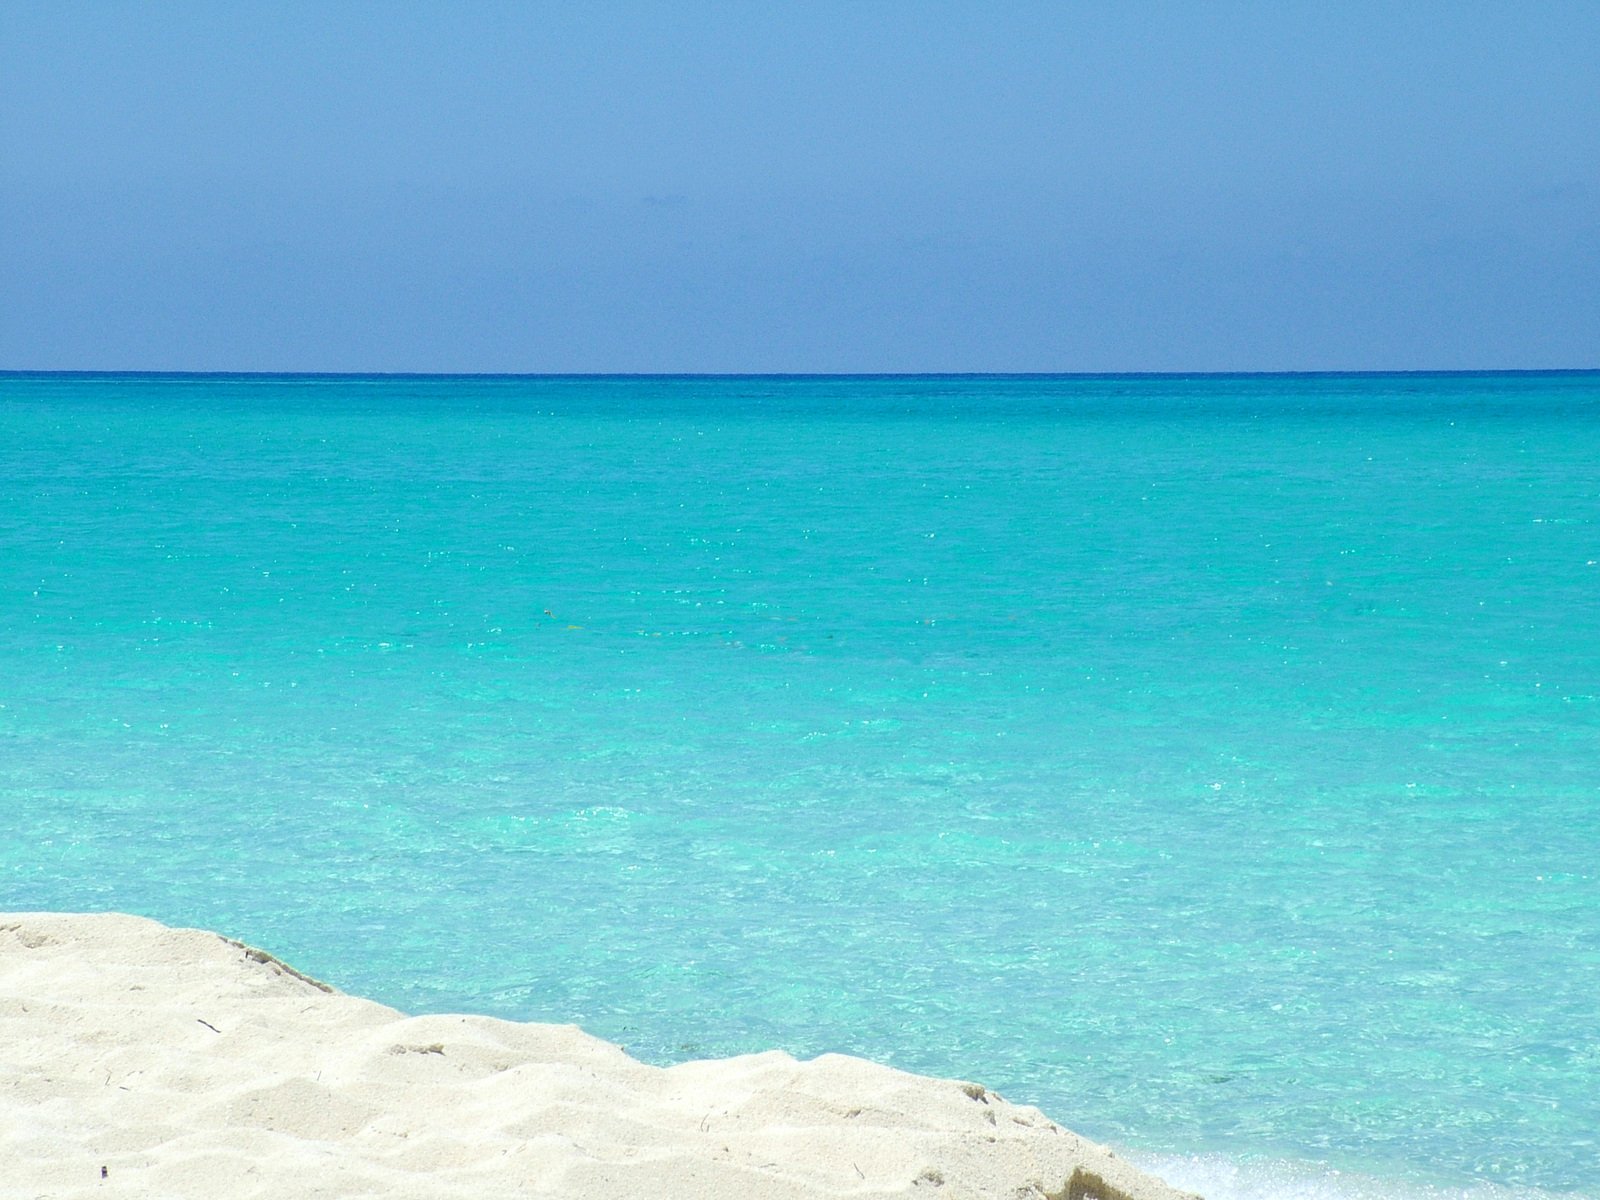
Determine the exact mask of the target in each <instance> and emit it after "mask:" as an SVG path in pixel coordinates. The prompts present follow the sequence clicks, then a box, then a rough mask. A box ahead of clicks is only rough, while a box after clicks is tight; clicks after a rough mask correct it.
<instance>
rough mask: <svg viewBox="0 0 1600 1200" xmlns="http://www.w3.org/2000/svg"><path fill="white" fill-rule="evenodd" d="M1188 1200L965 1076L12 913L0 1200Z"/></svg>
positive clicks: (5, 972) (0, 933)
mask: <svg viewBox="0 0 1600 1200" xmlns="http://www.w3.org/2000/svg"><path fill="white" fill-rule="evenodd" d="M377 1195H382V1196H392V1197H439V1198H441V1200H442V1198H446V1197H452V1198H453V1197H462V1198H465V1197H473V1198H475V1200H477V1198H492V1197H511V1196H518V1197H522V1196H551V1197H572V1198H573V1200H601V1198H602V1197H604V1198H607V1200H609V1198H612V1197H631V1196H640V1197H643V1196H649V1197H652V1198H667V1200H677V1198H682V1200H690V1198H694V1200H780V1198H781V1200H799V1198H801V1197H843V1196H849V1197H889V1196H905V1197H919V1198H923V1200H933V1198H934V1197H938V1198H939V1200H966V1198H968V1197H972V1198H978V1197H983V1198H988V1197H994V1198H1004V1200H1045V1198H1046V1197H1049V1198H1051V1200H1055V1198H1061V1200H1080V1198H1081V1197H1084V1196H1099V1197H1101V1200H1181V1194H1180V1193H1178V1192H1176V1191H1174V1190H1173V1189H1171V1188H1168V1187H1167V1186H1166V1185H1164V1184H1162V1183H1161V1182H1160V1181H1158V1180H1155V1179H1153V1178H1151V1177H1150V1176H1148V1175H1144V1174H1142V1173H1140V1172H1139V1171H1137V1170H1135V1169H1134V1168H1132V1167H1131V1166H1129V1165H1128V1164H1127V1163H1125V1162H1123V1161H1122V1160H1120V1159H1118V1158H1117V1157H1116V1156H1115V1155H1114V1154H1112V1153H1111V1152H1110V1151H1108V1150H1106V1149H1105V1148H1103V1147H1100V1146H1097V1145H1095V1144H1094V1143H1092V1142H1089V1141H1086V1140H1084V1139H1082V1138H1080V1137H1078V1136H1077V1135H1076V1134H1073V1133H1071V1132H1069V1131H1067V1130H1065V1129H1062V1128H1061V1127H1060V1126H1058V1125H1056V1124H1054V1123H1053V1122H1051V1121H1050V1120H1048V1119H1047V1118H1046V1117H1045V1116H1044V1115H1043V1114H1041V1113H1040V1112H1039V1111H1038V1110H1037V1109H1032V1108H1025V1107H1022V1106H1018V1105H1013V1104H1010V1103H1008V1102H1006V1101H1005V1100H1002V1099H1000V1098H999V1097H998V1096H995V1095H993V1094H992V1093H990V1092H988V1091H986V1090H985V1089H984V1088H982V1087H980V1086H979V1085H977V1084H971V1083H962V1082H959V1081H952V1080H939V1079H929V1078H925V1077H922V1076H917V1075H910V1074H907V1073H905V1072H902V1071H897V1070H894V1069H892V1068H889V1067H884V1066H879V1065H877V1064H874V1063H870V1062H867V1061H865V1060H862V1059H856V1058H849V1057H845V1056H843V1055H836V1054H829V1055H823V1056H822V1057H820V1058H817V1059H814V1060H812V1061H809V1062H799V1061H796V1060H795V1059H794V1058H792V1057H790V1056H789V1055H787V1054H784V1053H781V1052H776V1051H774V1052H769V1053H765V1054H756V1055H749V1056H745V1057H740V1058H732V1059H724V1060H717V1061H705V1062H690V1063H682V1064H680V1065H677V1066H673V1067H668V1068H658V1067H651V1066H647V1065H645V1064H643V1063H640V1062H638V1061H636V1060H634V1059H632V1058H630V1057H629V1056H628V1055H627V1054H626V1053H625V1052H624V1051H623V1050H622V1049H620V1048H619V1047H617V1046H614V1045H612V1044H610V1043H609V1042H604V1041H601V1040H600V1039H598V1038H594V1037H591V1036H589V1035H588V1034H585V1033H584V1032H583V1031H582V1030H580V1029H578V1028H577V1027H576V1026H569V1025H540V1024H522V1023H517V1022H511V1021H501V1020H496V1019H493V1018H489V1017H476V1016H425V1017H407V1016H404V1015H403V1014H401V1013H399V1012H396V1011H395V1010H393V1009H390V1008H386V1007H384V1006H383V1005H380V1004H375V1003H373V1002H371V1001H368V1000H362V999H358V998H356V997H354V996H347V995H344V994H343V993H340V992H338V991H335V990H334V989H332V988H329V987H328V986H327V985H325V984H322V983H319V982H317V981H316V980H313V979H310V978H308V977H307V976H304V975H302V974H300V973H299V972H297V971H295V970H294V969H293V968H292V967H289V966H287V965H286V964H284V963H282V962H280V961H278V960H277V959H275V958H273V957H272V956H271V955H269V954H266V953H263V952H262V951H259V950H254V949H252V948H249V947H246V946H243V945H242V944H240V943H238V942H233V941H230V940H228V939H226V938H223V937H220V936H218V935H216V934H212V933H207V932H204V931H200V930H191V929H171V928H168V927H166V926H164V925H160V924H158V923H156V922H154V921H150V920H146V919H144V918H140V917H131V916H124V915H120V914H93V915H77V914H58V913H23V914H8V915H0V1196H5V1197H11V1196H18V1197H29V1198H34V1197H37V1198H46V1197H48V1198H51V1200H55V1198H68V1197H87V1196H95V1197H100V1198H109V1197H132V1198H146V1197H148V1198H152V1200H153V1198H155V1197H163V1198H166V1197H191V1196H192V1197H206V1198H208V1200H213V1198H235V1197H237V1198H244V1197H268V1196H271V1197H274V1198H279V1197H301V1196H304V1197H355V1196H377Z"/></svg>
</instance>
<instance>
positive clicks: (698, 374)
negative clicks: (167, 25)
mask: <svg viewBox="0 0 1600 1200" xmlns="http://www.w3.org/2000/svg"><path fill="white" fill-rule="evenodd" d="M1437 375H1462V376H1466V375H1479V376H1481V375H1600V366H1596V367H1438V368H1435V367H1401V368H1381V367H1380V368H1354V369H1345V368H1335V369H1310V370H1306V369H1299V370H1276V371H1274V370H1196V371H1183V370H1177V371H317V370H289V371H262V370H244V371H231V370H190V369H183V368H176V369H161V368H155V369H152V368H135V369H129V370H121V369H116V368H103V367H94V368H43V369H36V368H28V367H4V368H0V378H3V377H39V376H68V377H74V378H86V377H87V378H127V377H130V376H133V377H144V378H174V377H177V378H186V379H1195V378H1212V379H1247V378H1284V377H1299V378H1337V377H1340V376H1355V377H1366V378H1371V377H1375V376H1378V377H1381V376H1437Z"/></svg>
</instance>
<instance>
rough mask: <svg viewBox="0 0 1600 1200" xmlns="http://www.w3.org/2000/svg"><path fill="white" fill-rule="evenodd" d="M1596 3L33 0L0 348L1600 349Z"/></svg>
mask: <svg viewBox="0 0 1600 1200" xmlns="http://www.w3.org/2000/svg"><path fill="white" fill-rule="evenodd" d="M1597 64H1600V4H1597V3H1594V2H1592V0H1586V2H1582V3H1562V2H1560V0H1546V2H1541V3H1520V4H1510V3H1506V4H1494V3H1472V2H1471V0H1452V2H1441V3H1428V2H1426V0H1413V2H1411V3H1404V4H1395V3H1361V2H1359V0H1347V2H1342V3H1338V4H1328V3H1296V2H1294V0H1279V2H1277V3H1258V4H1245V3H1228V4H1224V3H1201V2H1198V0H1197V2H1194V3H1187V4H1178V3H1167V4H1158V3H1139V2H1137V0H1124V2H1112V0H1107V2H1105V3H1071V2H1067V0H1062V2H1059V3H1022V2H1018V3H1003V2H1001V0H989V2H986V3H980V2H978V0H973V2H971V3H939V2H937V0H927V2H924V3H899V2H895V0H856V2H854V3H830V2H827V0H806V2H804V3H782V4H758V3H755V2H753V0H751V2H747V3H732V2H730V3H722V4H713V3H698V2H696V0H677V2H674V3H668V2H662V3H623V2H620V0H619V2H615V3H607V2H605V0H592V2H590V0H586V2H584V3H576V2H573V3H564V4H540V3H531V2H530V3H520V4H509V3H492V2H489V0H481V2H480V0H474V2H471V3H466V2H462V0H456V2H452V3H440V4H433V3H424V2H421V0H418V2H415V3H406V4H402V3H392V4H380V3H340V2H338V0H320V2H318V3H294V2H292V0H281V2H278V3H274V4H270V5H242V4H232V3H224V2H223V0H215V2H214V3H193V4H190V3H182V2H179V0H168V2H165V3H161V4H148V3H140V4H132V3H115V2H110V0H107V2H101V3H79V2H74V0H49V2H39V3H35V2H32V0H3V2H0V369H12V370H91V369H96V370H207V371H210V370H238V371H295V370H306V371H441V372H456V371H460V372H480V371H484V372H502V371H504V372H555V371H561V372H564V371H581V372H591V371H593V372H745V371H750V372H855V371H862V372H878V371H1234V370H1238V371H1273V370H1426V369H1492V368H1560V367H1585V368H1593V367H1600V65H1597Z"/></svg>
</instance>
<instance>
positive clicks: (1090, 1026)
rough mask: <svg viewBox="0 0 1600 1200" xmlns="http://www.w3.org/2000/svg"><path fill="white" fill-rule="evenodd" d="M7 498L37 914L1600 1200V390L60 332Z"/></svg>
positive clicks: (1103, 1114)
mask: <svg viewBox="0 0 1600 1200" xmlns="http://www.w3.org/2000/svg"><path fill="white" fill-rule="evenodd" d="M0 487H3V493H0V494H3V499H4V504H3V506H0V551H3V557H0V814H3V815H0V822H3V823H0V908H11V909H30V908H47V909H121V910H126V911H131V912H138V913H144V914H147V915H150V916H153V917H157V918H159V919H161V920H164V921H168V922H174V923H180V924H186V925H199V926H204V927H209V928H215V929H218V930H222V931H225V932H227V933H229V934H231V935H233V936H236V937H241V938H244V939H246V940H248V941H251V942H255V943H258V944H261V945H264V946H267V947H270V948H271V949H272V950H274V951H275V952H277V953H279V954H281V955H283V956H284V957H286V958H288V959H289V960H290V961H292V962H294V963H295V964H296V965H297V966H300V967H301V968H303V969H305V970H307V971H310V972H312V973H313V974H316V975H318V976H321V977H323V978H326V979H328V980H330V981H332V982H334V983H336V984H338V985H339V986H340V987H342V988H344V989H345V990H348V991H352V992H356V993H359V994H362V995H367V996H371V997H374V998H376V999H379V1000H382V1001H384V1002H387V1003H390V1004H393V1005H396V1006H398V1007H400V1008H403V1009H407V1010H411V1011H429V1010H466V1011H474V1012H486V1013H493V1014H496V1015H500V1016H506V1017H514V1018H519V1019H535V1020H554V1021H577V1022H578V1023H580V1024H582V1025H584V1026H585V1027H586V1028H588V1029H589V1030H591V1031H592V1032H594V1033H596V1034H599V1035H601V1036H604V1037H607V1038H610V1039H613V1040H616V1041H619V1042H621V1043H622V1044H624V1045H625V1046H627V1047H628V1048H629V1049H630V1050H632V1051H633V1052H634V1053H636V1054H638V1055H640V1056H642V1057H644V1058H646V1059H649V1060H652V1061H658V1062H660V1061H669V1060H675V1059H681V1058H688V1057H704V1056H709V1055H723V1054H732V1053H738V1052H743V1051H751V1050H757V1049H765V1048H769V1047H773V1046H781V1047H784V1048H787V1049H789V1050H791V1051H793V1052H795V1053H796V1054H800V1055H810V1054H815V1053H819V1052H822V1051H826V1050H838V1051H846V1052H850V1053H856V1054H862V1055H866V1056H868V1057H871V1058H875V1059H879V1060H883V1061H887V1062H891V1063H893V1064H895V1065H898V1066H902V1067H905V1068H907V1069H911V1070H917V1071H923V1072H930V1073H934V1074H939V1075H954V1076H960V1077H966V1078H978V1079H981V1080H983V1081H984V1082H986V1083H988V1084H990V1085H991V1086H993V1087H995V1088H997V1089H998V1090H1000V1091H1001V1092H1002V1093H1004V1094H1006V1095H1007V1096H1009V1097H1011V1098H1013V1099H1016V1100H1021V1101H1026V1102H1030V1103H1036V1104H1038V1105H1040V1106H1041V1107H1043V1108H1044V1109H1045V1110H1046V1111H1047V1112H1049V1113H1050V1114H1051V1115H1052V1116H1054V1117H1056V1118H1057V1119H1058V1120H1061V1121H1062V1122H1064V1123H1066V1124H1069V1125H1072V1126H1074V1127H1076V1128H1078V1129H1080V1130H1081V1131H1083V1132H1085V1133H1088V1134H1091V1135H1093V1136H1097V1137H1099V1138H1102V1139H1105V1140H1109V1141H1112V1142H1114V1143H1116V1144H1118V1145H1121V1146H1123V1147H1126V1148H1128V1149H1129V1150H1130V1151H1132V1152H1134V1153H1135V1154H1138V1155H1143V1156H1144V1157H1145V1159H1146V1161H1159V1162H1160V1163H1162V1164H1163V1168H1164V1169H1166V1170H1167V1171H1168V1173H1169V1174H1170V1175H1172V1176H1173V1177H1174V1178H1177V1179H1180V1180H1194V1181H1200V1182H1202V1183H1203V1185H1204V1186H1205V1187H1207V1189H1208V1190H1209V1192H1210V1194H1211V1195H1212V1196H1214V1197H1222V1196H1225V1195H1230V1194H1232V1195H1239V1196H1244V1195H1261V1196H1274V1195H1276V1196H1286V1195H1312V1194H1316V1195H1324V1194H1326V1195H1330V1196H1340V1195H1346V1196H1355V1195H1358V1194H1363V1195H1364V1194H1374V1195H1375V1194H1387V1195H1394V1194H1400V1193H1404V1192H1408V1193H1412V1194H1418V1195H1421V1194H1438V1193H1437V1192H1435V1193H1429V1189H1445V1190H1446V1191H1447V1192H1448V1193H1449V1194H1461V1193H1462V1192H1466V1193H1468V1194H1473V1195H1484V1196H1488V1195H1499V1194H1508V1195H1525V1194H1529V1193H1530V1191H1531V1190H1533V1189H1543V1190H1547V1191H1552V1192H1558V1193H1576V1194H1581V1195H1585V1196H1600V1135H1597V1130H1600V739H1597V735H1600V607H1597V606H1600V561H1597V560H1600V375H1596V374H1549V375H1498V376H1497V375H1486V376H1463V375H1445V376H1328V377H1314V376H1312V377H1265V376H1256V377H1240V378H1225V377H1194V378H1177V377H1142V378H1141V377H1132V378H1049V377H999V378H977V377H972V378H965V377H963V378H904V377H902V378H882V379H878V378H872V379H830V378H802V379H774V378H750V379H739V378H715V379H698V378H671V379H650V378H629V379H583V378H548V379H541V378H534V379H519V378H504V379H502V378H459V379H457V378H438V379H434V378H406V377H394V378H355V377H156V376H131V377H115V376H76V377H74V376H26V375H10V376H0ZM1335 1171H1337V1172H1339V1174H1334V1172H1335ZM1362 1180H1366V1181H1367V1182H1365V1183H1363V1182H1360V1181H1362ZM1372 1181H1377V1182H1372ZM1363 1188H1365V1189H1367V1190H1366V1191H1363V1190H1362V1189H1363Z"/></svg>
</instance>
